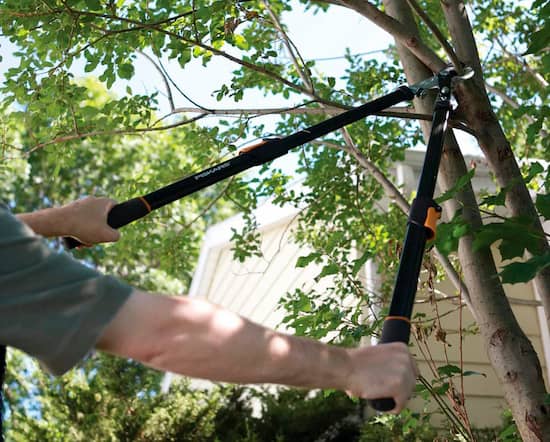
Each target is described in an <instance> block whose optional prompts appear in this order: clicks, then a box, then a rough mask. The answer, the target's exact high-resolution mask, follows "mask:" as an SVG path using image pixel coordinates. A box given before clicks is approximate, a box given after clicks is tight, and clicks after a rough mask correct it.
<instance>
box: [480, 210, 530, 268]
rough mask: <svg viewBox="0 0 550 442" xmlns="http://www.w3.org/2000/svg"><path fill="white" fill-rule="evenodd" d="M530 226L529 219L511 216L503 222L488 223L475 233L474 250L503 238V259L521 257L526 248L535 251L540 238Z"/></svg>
mask: <svg viewBox="0 0 550 442" xmlns="http://www.w3.org/2000/svg"><path fill="white" fill-rule="evenodd" d="M530 226H531V223H530V221H529V220H526V219H519V218H509V219H506V220H504V222H501V223H490V224H486V225H484V226H482V227H481V228H480V229H479V230H478V232H477V233H476V235H475V238H474V242H473V247H474V250H476V251H477V250H480V249H482V248H484V247H488V246H490V245H491V244H493V243H494V242H496V241H499V240H501V241H502V242H501V243H500V245H499V250H500V253H501V255H502V259H512V258H515V257H521V256H523V253H524V251H525V249H527V250H529V251H531V252H533V253H535V252H536V251H537V247H538V244H539V240H540V238H538V237H537V235H536V234H534V233H532V232H531V228H530Z"/></svg>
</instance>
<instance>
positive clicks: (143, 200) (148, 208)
mask: <svg viewBox="0 0 550 442" xmlns="http://www.w3.org/2000/svg"><path fill="white" fill-rule="evenodd" d="M138 198H139V200H140V201H141V202H142V203H143V205H144V206H145V208H146V209H147V211H148V212H150V211H151V210H153V209H152V208H151V205H150V204H149V203H148V202H147V200H146V199H145V198H143V197H142V196H140V197H138Z"/></svg>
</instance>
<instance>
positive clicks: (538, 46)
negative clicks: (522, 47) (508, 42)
mask: <svg viewBox="0 0 550 442" xmlns="http://www.w3.org/2000/svg"><path fill="white" fill-rule="evenodd" d="M549 45H550V23H548V22H546V24H545V25H544V27H543V28H542V29H540V30H538V31H537V32H534V33H533V34H532V36H531V43H530V44H529V47H528V48H527V51H526V52H525V53H526V54H536V53H537V52H541V51H542V50H544V49H546V48H547V47H548V46H549Z"/></svg>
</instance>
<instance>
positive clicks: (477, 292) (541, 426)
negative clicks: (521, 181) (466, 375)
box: [384, 0, 550, 441]
mask: <svg viewBox="0 0 550 442" xmlns="http://www.w3.org/2000/svg"><path fill="white" fill-rule="evenodd" d="M384 5H385V7H386V11H387V13H388V14H389V15H390V16H392V17H394V18H396V19H397V20H398V21H400V22H401V23H402V24H403V28H405V29H407V31H408V32H409V33H413V34H416V35H418V31H417V29H416V23H415V21H414V18H413V16H412V12H411V10H410V8H409V7H408V5H407V4H406V2H404V1H395V0H384ZM418 38H419V37H418ZM397 48H398V52H399V56H400V59H401V62H402V64H403V67H404V69H405V73H406V75H407V80H408V81H409V83H416V82H418V81H420V80H422V79H424V78H426V77H428V76H430V75H431V72H430V70H429V69H427V68H426V66H425V65H424V64H423V63H422V62H420V61H419V60H418V58H417V57H416V56H414V55H413V54H412V53H411V52H410V51H409V50H408V49H407V47H405V46H404V45H402V44H400V43H399V42H397ZM432 105H433V100H429V99H422V100H418V99H416V100H415V107H416V109H417V111H419V112H428V113H431V111H432ZM421 124H422V128H423V131H424V134H425V137H427V135H428V134H429V124H426V123H421ZM466 173H467V168H466V164H465V161H464V157H463V156H462V153H461V152H460V149H459V147H458V144H457V142H456V139H455V138H454V135H453V134H452V132H449V134H448V136H447V138H446V140H445V146H444V152H443V156H442V160H441V168H440V174H439V183H440V185H441V187H442V190H444V191H445V190H447V189H449V188H450V187H452V186H453V184H454V183H455V182H456V180H457V179H458V178H460V177H461V176H464V175H465V174H466ZM457 199H458V200H459V201H461V204H460V205H459V204H458V203H457V202H456V201H454V202H453V201H450V202H449V203H448V204H447V207H446V209H447V210H449V211H450V212H451V217H452V215H453V214H454V212H456V210H457V209H458V208H459V207H462V208H463V216H464V218H465V219H466V220H467V221H468V222H469V223H470V224H471V225H472V226H473V227H474V228H476V227H479V226H481V216H480V213H479V210H478V208H477V203H476V199H475V194H474V192H473V189H472V187H471V186H469V185H468V186H465V187H464V188H463V189H462V191H461V192H459V194H458V195H457ZM458 254H459V259H460V262H461V265H462V270H463V272H464V278H465V281H466V285H467V286H468V289H469V291H470V297H471V304H472V307H473V309H474V310H475V315H474V316H475V317H476V318H477V321H478V325H479V327H480V332H481V337H482V339H483V342H484V345H485V348H486V350H487V354H488V357H489V360H490V362H491V364H492V366H493V368H494V370H495V372H496V375H497V378H498V379H499V381H500V383H501V385H502V388H503V391H504V395H505V397H506V400H507V401H508V404H509V405H510V408H511V409H512V414H513V416H514V419H515V420H516V423H517V426H518V429H519V431H520V434H521V436H522V438H523V440H525V441H541V440H550V416H549V412H550V410H549V409H548V407H546V406H545V405H544V398H545V395H546V389H545V386H544V380H543V377H542V370H541V366H540V362H539V359H538V357H537V354H536V352H535V350H534V348H533V346H532V344H531V342H530V341H529V339H527V337H526V336H525V334H524V333H523V331H522V330H521V328H520V326H519V324H518V322H517V320H516V318H515V316H514V314H513V312H512V309H511V307H510V304H509V302H508V300H507V298H506V295H505V293H504V289H503V287H502V285H501V283H500V280H499V278H498V275H497V270H496V266H495V263H494V260H493V256H492V254H491V250H490V249H489V248H485V249H483V250H479V251H474V250H473V247H472V237H471V236H469V235H468V236H465V237H463V238H461V240H460V243H459V250H458Z"/></svg>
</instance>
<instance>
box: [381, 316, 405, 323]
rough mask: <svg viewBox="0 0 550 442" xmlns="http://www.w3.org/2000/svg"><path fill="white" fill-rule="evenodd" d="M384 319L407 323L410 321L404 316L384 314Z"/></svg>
mask: <svg viewBox="0 0 550 442" xmlns="http://www.w3.org/2000/svg"><path fill="white" fill-rule="evenodd" d="M384 321H405V322H407V323H408V324H410V323H411V320H410V318H407V317H406V316H386V319H384Z"/></svg>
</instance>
